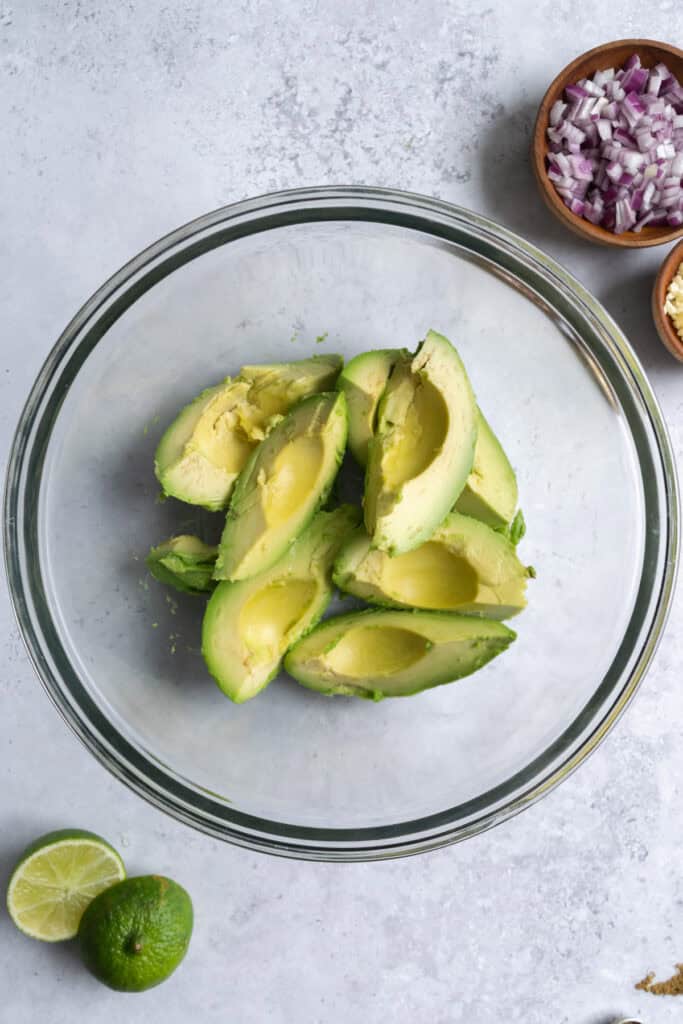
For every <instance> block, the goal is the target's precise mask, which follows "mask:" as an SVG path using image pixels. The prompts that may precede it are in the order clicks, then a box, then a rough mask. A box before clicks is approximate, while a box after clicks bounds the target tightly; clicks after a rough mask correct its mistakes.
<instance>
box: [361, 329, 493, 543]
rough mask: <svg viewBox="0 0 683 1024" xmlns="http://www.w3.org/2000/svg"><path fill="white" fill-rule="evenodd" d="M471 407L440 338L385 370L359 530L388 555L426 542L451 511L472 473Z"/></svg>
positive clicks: (456, 363)
mask: <svg viewBox="0 0 683 1024" xmlns="http://www.w3.org/2000/svg"><path fill="white" fill-rule="evenodd" d="M476 410H477V407H476V403H475V400H474V395H473V393H472V388H471V386H470V382H469V379H468V377H467V373H466V372H465V367H464V366H463V364H462V362H461V360H460V356H459V355H458V353H457V352H456V350H455V349H454V348H453V346H452V345H451V343H450V341H448V339H447V338H444V337H443V335H441V334H437V333H436V332H435V331H430V332H429V333H428V334H427V337H426V338H425V339H424V341H423V342H422V344H421V345H420V346H419V348H418V350H417V353H416V355H415V356H410V355H408V356H404V357H401V358H400V359H399V360H398V361H397V362H396V365H395V366H394V369H393V370H392V372H391V376H390V377H389V381H388V383H387V386H386V389H385V391H384V394H383V396H382V399H381V401H380V404H379V410H378V421H377V431H376V433H375V436H374V437H373V438H372V439H371V441H370V445H369V448H368V466H367V471H366V477H365V501H364V506H365V526H366V529H367V531H368V533H369V534H370V536H371V537H372V542H373V546H374V547H378V548H380V549H381V550H382V551H388V552H389V553H390V554H400V553H402V552H404V551H411V550H412V549H413V548H416V547H418V546H419V545H420V544H422V543H423V542H424V541H426V540H427V539H428V538H429V537H430V536H431V534H432V533H433V532H434V530H436V528H437V526H439V524H440V523H441V522H442V521H443V519H444V518H445V516H446V515H447V514H448V512H449V511H450V510H451V508H452V507H453V505H454V503H455V501H456V499H457V498H458V497H459V496H460V493H461V491H462V489H463V487H464V486H465V482H466V480H467V477H468V476H469V474H470V471H471V469H472V464H473V460H474V446H475V443H476V440H477V417H476Z"/></svg>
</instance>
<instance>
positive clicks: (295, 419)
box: [214, 392, 347, 580]
mask: <svg viewBox="0 0 683 1024" xmlns="http://www.w3.org/2000/svg"><path fill="white" fill-rule="evenodd" d="M346 436H347V414H346V399H345V398H344V395H343V394H342V393H341V392H329V393H326V394H321V395H313V396H312V397H310V398H306V399H304V401H302V402H300V403H299V404H298V405H297V406H295V407H294V409H292V411H291V412H290V413H289V414H288V415H287V416H286V417H285V418H284V419H282V420H281V421H280V422H279V423H278V424H277V425H276V426H275V427H273V429H272V430H271V431H270V433H269V434H268V436H267V437H266V439H265V440H264V441H263V442H262V443H261V444H260V445H259V446H258V448H256V450H255V451H254V453H253V454H252V456H251V457H250V459H249V461H248V462H247V464H246V466H245V467H244V470H243V472H242V473H241V474H240V477H239V480H238V481H237V484H236V486H235V490H234V492H233V495H232V499H231V502H230V507H229V509H228V514H227V518H226V523H225V529H224V530H223V536H222V538H221V542H220V547H219V552H218V560H217V562H216V569H215V572H214V578H215V579H220V580H244V579H248V578H249V577H250V576H255V575H256V574H257V573H260V572H264V571H265V570H266V569H269V568H270V567H271V566H272V565H274V564H275V562H277V561H278V559H279V558H281V557H282V555H283V554H284V552H285V551H286V550H287V548H288V547H289V545H290V544H291V543H292V542H293V541H294V540H295V539H296V537H297V536H298V535H299V534H300V533H301V531H302V530H303V529H304V528H305V526H306V525H307V524H308V523H309V522H310V520H311V518H312V517H313V515H314V513H315V512H316V511H317V510H318V508H319V507H320V505H321V504H322V503H323V502H324V500H325V498H326V497H327V495H328V493H329V490H330V488H331V486H332V484H333V482H334V478H335V476H336V475H337V471H338V469H339V465H340V463H341V460H342V458H343V456H344V450H345V448H346Z"/></svg>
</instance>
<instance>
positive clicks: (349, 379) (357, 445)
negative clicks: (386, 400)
mask: <svg viewBox="0 0 683 1024" xmlns="http://www.w3.org/2000/svg"><path fill="white" fill-rule="evenodd" d="M408 355H409V353H408V352H407V351H406V350H405V349H397V348H384V349H375V350H374V351H371V352H363V353H362V354H361V355H359V356H356V357H355V358H354V359H352V360H351V361H350V362H349V363H347V364H346V366H345V367H344V369H343V371H342V373H340V375H339V380H338V381H337V387H338V388H339V390H340V391H343V392H344V394H345V395H346V402H347V405H348V407H349V448H350V449H351V454H352V455H353V457H354V459H355V460H356V462H357V463H358V465H359V466H363V467H365V466H366V465H367V461H368V445H369V444H370V440H371V439H372V437H373V435H374V433H375V427H376V425H377V407H378V406H379V401H380V398H381V397H382V394H383V392H384V389H385V387H386V386H387V381H388V380H389V375H390V374H391V371H392V369H393V368H394V365H395V363H396V360H397V359H399V358H400V357H401V356H404V357H406V356H408Z"/></svg>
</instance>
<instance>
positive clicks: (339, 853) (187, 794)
mask: <svg viewBox="0 0 683 1024" xmlns="http://www.w3.org/2000/svg"><path fill="white" fill-rule="evenodd" d="M340 216H341V219H345V220H352V221H353V220H355V221H361V222H363V221H368V220H371V221H374V222H379V223H382V224H394V225H398V226H399V227H408V228H415V227H416V225H418V224H419V225H421V226H422V229H423V230H426V231H428V233H429V234H430V235H431V236H433V237H439V236H440V235H441V237H445V238H450V240H451V241H453V240H454V236H455V235H456V234H457V229H458V227H459V228H460V230H461V231H462V230H466V231H469V232H470V233H472V232H476V233H477V235H478V238H479V239H480V240H481V241H482V244H483V243H484V241H485V240H486V239H488V240H489V243H488V244H489V245H490V246H493V247H495V250H496V253H500V252H501V251H502V252H505V253H507V255H508V257H509V258H510V260H512V261H513V262H514V260H515V259H516V260H517V261H518V262H520V263H523V265H525V266H526V267H527V269H528V270H529V272H530V273H531V271H532V270H533V272H534V273H535V274H536V275H537V276H538V279H539V280H542V281H544V282H546V283H547V286H548V289H549V290H550V291H554V292H556V293H557V294H558V295H561V296H563V297H564V298H565V299H566V300H567V301H568V302H569V303H570V304H571V305H572V308H578V309H579V311H580V313H581V315H582V316H583V317H584V318H586V317H588V318H589V320H591V321H592V322H593V325H594V329H595V330H599V332H600V334H601V338H602V341H603V343H604V344H605V345H606V347H607V348H608V349H609V350H610V354H611V355H612V357H613V358H615V359H616V361H617V365H618V366H619V368H620V373H621V378H622V379H621V383H622V384H623V385H624V387H625V388H626V390H627V392H628V394H629V395H630V396H633V395H637V396H638V397H639V398H640V401H641V403H642V404H643V406H644V408H645V411H646V412H647V415H648V417H649V420H648V422H649V426H650V428H651V430H652V433H653V437H654V442H655V443H656V455H657V457H658V460H659V465H660V468H661V473H662V487H663V491H664V500H663V503H662V505H663V510H662V514H661V515H660V519H661V518H662V517H663V516H664V515H665V517H666V520H665V525H666V528H667V529H666V544H665V548H664V557H663V559H661V558H660V562H661V565H662V568H661V572H660V574H659V576H658V577H657V580H656V583H657V586H658V591H657V594H656V597H655V599H654V601H655V604H654V611H651V612H650V617H651V621H650V624H649V628H648V629H647V633H646V635H645V638H644V640H643V641H642V644H641V647H640V650H639V651H638V654H637V658H636V660H635V663H634V664H633V665H632V666H631V667H630V669H629V670H628V671H627V672H624V671H622V672H621V675H620V677H619V680H618V684H617V685H616V686H615V687H614V688H613V690H610V694H612V693H614V699H613V700H612V701H611V703H610V704H609V706H608V708H607V710H606V712H605V713H604V714H603V716H602V718H601V720H599V721H598V722H597V724H595V727H594V728H592V729H591V731H590V732H589V734H588V735H587V736H586V737H585V738H584V739H583V740H582V742H581V743H580V745H579V746H578V747H577V749H576V750H574V751H571V750H570V752H569V754H568V756H566V757H564V758H559V759H558V761H557V763H553V755H552V754H551V753H550V752H551V751H552V750H553V748H554V747H555V746H556V745H557V744H558V743H559V740H556V741H554V742H553V744H551V745H550V746H549V747H548V748H547V749H546V750H545V751H544V752H543V754H542V755H539V757H537V758H535V759H534V761H532V762H531V765H529V766H527V767H526V768H525V769H524V770H522V771H520V772H518V773H517V775H516V776H513V779H514V778H517V777H518V776H527V775H528V776H529V778H527V779H525V780H524V782H523V784H522V785H521V786H520V788H519V791H517V792H512V793H511V796H510V798H509V799H506V800H505V801H504V802H503V803H501V804H500V806H493V807H492V808H491V806H490V801H489V809H487V805H486V803H485V800H486V798H487V797H489V796H491V793H485V794H483V795H481V796H480V797H478V798H476V799H475V800H473V801H471V803H473V804H477V803H481V802H482V801H484V803H483V804H482V806H481V807H480V808H473V811H472V813H471V814H470V815H469V820H467V821H466V822H464V823H460V824H458V820H457V816H456V812H457V811H462V805H461V807H456V808H450V809H447V810H445V811H443V812H439V813H438V814H433V815H430V816H429V817H428V818H423V819H419V820H417V821H407V822H402V823H399V824H396V825H391V826H380V827H376V828H374V827H363V828H339V829H337V828H335V829H332V828H318V827H308V826H290V825H287V824H286V823H283V822H271V821H266V820H263V819H260V818H258V817H255V816H252V815H250V814H248V813H247V812H241V811H238V810H233V809H232V808H231V807H230V805H226V804H225V803H220V804H218V803H217V802H216V797H215V795H214V794H211V793H209V792H208V791H203V790H201V788H200V787H199V786H197V785H196V784H194V783H190V782H188V781H187V780H179V777H178V776H177V775H173V774H170V769H169V770H166V767H165V766H164V765H161V764H160V763H155V761H154V760H153V759H152V758H151V756H149V755H147V754H145V753H143V752H141V751H139V750H137V748H135V747H134V746H133V745H132V744H131V743H130V742H129V741H128V740H127V739H126V738H125V737H124V736H122V735H121V733H119V732H118V731H117V730H116V729H115V728H114V727H113V726H112V725H111V723H109V722H108V720H107V719H106V718H105V717H104V715H103V714H102V712H101V711H100V710H99V708H98V707H97V705H96V704H95V702H94V701H93V700H92V698H90V697H89V695H87V692H86V691H85V688H84V687H82V685H81V684H80V680H79V679H78V676H77V674H76V673H75V671H74V670H73V669H72V667H71V665H70V663H69V662H68V659H66V661H67V667H68V670H69V671H70V674H71V676H72V679H71V686H70V684H69V683H68V682H67V681H66V680H65V678H64V673H63V671H62V670H61V669H60V664H59V662H60V653H59V650H58V648H60V647H61V645H60V644H59V641H58V635H57V633H56V631H54V633H53V634H51V635H50V636H48V637H47V638H46V636H45V631H44V630H43V625H42V621H41V620H39V618H38V612H37V611H36V608H38V611H39V612H41V614H43V615H44V616H47V618H46V619H45V620H44V621H47V622H48V623H50V622H52V620H51V615H50V610H49V607H47V604H46V603H44V604H43V607H42V608H41V607H40V602H39V601H38V603H36V601H35V595H36V593H38V594H39V591H37V590H36V587H37V584H38V585H39V584H40V579H39V577H40V568H39V566H38V565H37V559H32V558H31V550H30V545H28V544H27V542H26V538H27V536H29V534H30V532H31V530H35V529H36V521H37V511H36V507H35V503H31V502H30V501H29V500H28V498H29V495H28V492H27V487H26V482H27V475H30V477H31V480H32V484H33V487H34V488H35V483H36V477H35V474H34V473H30V474H27V469H28V468H29V467H32V468H35V466H37V467H38V470H40V469H41V468H42V459H43V456H44V451H45V448H46V445H47V442H48V441H49V436H50V430H51V426H52V424H53V423H54V419H55V418H56V416H57V414H58V410H59V407H60V406H61V403H62V400H63V398H64V396H65V394H66V392H67V391H68V387H69V386H70V384H71V383H72V382H73V380H74V379H75V376H76V373H77V369H78V366H80V365H81V363H82V361H83V360H84V359H85V358H86V357H87V354H88V353H89V352H90V351H91V350H92V348H93V347H94V345H96V344H97V342H98V341H99V340H100V338H101V337H102V336H103V335H104V334H105V333H106V330H107V329H108V327H109V326H111V323H113V322H114V320H115V319H117V316H118V315H121V314H122V313H123V312H124V311H125V309H127V308H128V307H129V306H130V305H132V304H133V303H134V302H135V301H136V299H137V298H138V297H139V296H140V295H141V294H143V293H144V291H146V290H148V288H150V287H152V286H153V285H154V283H156V281H158V280H160V279H161V278H162V277H165V276H166V275H167V274H168V273H171V272H172V271H173V270H174V269H176V268H177V267H179V266H182V265H184V264H185V263H187V262H189V261H190V260H191V259H193V258H195V257H196V256H197V255H199V254H200V253H201V252H204V251H207V249H208V248H212V247H214V246H215V245H223V244H229V242H230V241H231V240H234V239H237V238H240V237H243V236H244V235H246V234H251V233H254V232H256V231H259V230H266V229H268V228H272V227H275V228H276V227H278V226H284V225H290V224H297V223H307V222H311V221H316V220H336V219H340ZM430 218H431V219H430ZM240 225H242V226H244V225H246V226H247V227H248V226H250V225H251V230H246V229H242V230H241V228H240ZM449 227H450V231H451V233H450V234H449ZM216 231H221V232H222V234H221V235H220V236H216V237H220V238H222V239H223V240H222V241H221V240H219V241H215V239H214V240H213V241H212V232H216ZM193 240H196V244H197V245H201V244H202V240H203V243H204V245H205V247H204V248H201V249H199V250H198V251H195V252H193V250H192V244H193ZM185 247H186V248H185ZM188 253H189V254H190V255H188ZM162 270H163V271H164V272H163V273H161V271H162ZM143 284H146V287H142V285H143ZM117 310H118V314H117ZM112 318H113V319H112ZM94 326H97V328H98V330H99V334H97V336H96V337H95V340H94V342H93V341H92V339H91V333H92V330H93V327H94ZM86 342H92V344H90V347H89V348H87V351H85V352H83V351H82V350H83V348H84V346H85V343H86ZM74 354H80V362H79V364H78V366H77V367H76V369H75V371H74V370H73V368H72V369H71V370H70V367H71V366H72V361H71V359H70V356H71V355H74ZM65 380H66V382H67V386H66V388H65V387H64V382H65ZM38 479H40V475H38ZM678 520H679V502H678V483H677V475H676V466H675V460H674V456H673V452H672V448H671V443H670V440H669V437H668V432H667V429H666V425H665V422H664V419H663V416H662V413H661V411H660V409H659V406H658V403H657V400H656V398H655V395H654V393H653V391H652V389H651V387H650V385H649V383H648V380H647V378H646V376H645V373H644V371H643V369H642V366H641V364H640V362H639V360H638V358H637V357H636V355H635V353H634V352H633V350H632V349H631V347H630V345H629V343H628V341H627V340H626V338H625V336H624V335H623V333H622V332H621V330H620V328H619V327H618V326H617V324H616V323H615V322H614V320H613V319H612V318H611V317H610V316H609V314H608V313H607V312H606V310H605V309H604V308H603V307H602V305H601V304H600V303H599V302H598V301H597V300H596V299H595V298H594V297H593V296H592V295H591V294H590V293H589V292H588V291H587V290H586V289H585V288H584V287H583V285H581V283H580V282H579V281H578V280H577V279H576V278H574V277H573V276H572V275H570V274H569V273H568V272H567V271H566V270H564V268H563V267H562V266H561V265H560V264H559V263H557V262H556V261H555V260H554V259H552V258H551V257H549V256H547V255H546V254H545V253H543V252H542V251H541V250H540V249H538V248H537V247H536V246H534V245H532V244H531V243H529V242H527V241H526V240H525V239H523V238H522V237H520V236H518V235H517V234H515V233H514V232H512V231H510V230H508V229H507V228H505V227H502V226H501V225H499V224H497V223H496V222H494V221H492V220H490V219H489V218H486V217H483V216H481V215H480V214H477V213H474V212H472V211H470V210H467V209H465V208H463V207H459V206H456V205H454V204H451V203H448V202H446V201H444V200H440V199H434V198H431V197H428V196H423V195H419V194H416V193H411V192H404V191H399V190H396V189H387V188H369V187H361V186H339V187H335V186H321V187H318V188H303V189H292V190H288V191H282V192H274V193H268V194H265V195H262V196H258V197H255V198H252V199H247V200H244V201H241V202H237V203H232V204H229V205H227V206H224V207H221V208H219V209H217V210H214V211H212V212H210V213H207V214H204V215H202V216H200V217H198V218H196V219H193V220H191V221H189V222H188V223H187V224H185V225H183V226H182V227H179V228H177V229H176V230H174V231H172V232H171V233H170V234H167V235H165V236H164V237H162V238H161V239H159V240H158V241H156V242H154V243H152V244H151V245H150V246H148V247H147V248H145V249H144V250H143V251H142V252H140V253H139V254H138V255H137V256H135V257H134V258H133V259H131V260H130V261H128V262H127V263H126V264H125V265H124V266H123V267H122V268H121V269H120V270H118V271H117V272H116V273H115V274H113V275H112V276H111V277H110V278H109V279H108V280H107V281H105V283H104V284H103V285H101V286H100V288H98V289H97V291H96V292H94V293H93V295H92V296H91V297H90V298H89V299H88V300H87V301H86V302H85V303H84V305H83V306H82V307H81V309H80V310H79V311H78V312H77V313H76V315H75V316H74V317H73V319H72V320H71V322H70V323H69V324H68V325H67V327H66V328H65V330H64V331H63V332H62V334H61V335H60V337H59V338H58V340H57V342H56V343H55V345H54V346H53V348H52V349H51V351H50V352H49V354H48V356H47V358H46V360H45V362H44V364H43V366H42V368H41V370H40V371H39V373H38V375H37V377H36V380H35V382H34V384H33V386H32V388H31V391H30V393H29V396H28V398H27V400H26V403H25V405H24V408H23V411H22V413H21V415H20V418H19V421H18V425H17V428H16V432H15V435H14V439H13V442H12V447H11V451H10V457H9V462H8V468H7V474H6V480H5V495H4V523H3V541H4V557H5V568H6V574H7V578H8V583H9V591H10V598H11V602H12V605H13V609H14V613H15V616H16V619H17V622H18V625H19V629H20V633H21V635H22V639H23V641H24V644H25V646H26V649H27V651H28V654H29V658H30V660H31V662H32V664H33V667H34V669H35V671H36V674H37V675H38V678H39V679H40V681H41V683H42V685H43V687H44V688H45V690H46V692H47V694H48V696H49V697H50V699H51V700H52V702H53V704H54V705H55V707H56V708H57V710H58V711H59V713H60V715H61V716H62V718H63V719H64V720H65V721H66V723H67V725H69V727H70V728H71V729H72V731H73V732H74V733H75V734H76V735H77V736H78V738H79V739H80V740H81V742H82V743H83V744H84V745H85V746H86V747H87V748H88V749H89V750H90V752H91V753H92V754H93V755H94V756H95V757H96V758H97V759H98V760H99V761H100V762H101V763H102V764H103V765H104V766H105V767H106V768H107V769H108V770H109V771H110V772H111V773H112V774H113V775H115V776H116V777H117V778H119V779H120V780H121V781H122V782H124V783H125V784H126V785H127V786H128V787H129V788H130V789H132V790H133V791H134V792H136V793H138V795H141V796H143V797H144V798H145V799H147V800H148V801H149V802H150V803H152V804H153V805H154V806H156V807H158V808H159V809H161V810H164V811H165V812H166V813H169V814H171V815H172V816H173V817H175V818H176V819H178V820H180V821H181V822H183V823H184V824H186V825H189V826H192V827H194V828H197V829H199V830H200V831H203V832H205V833H207V834H209V835H212V836H214V837H216V838H220V839H223V840H226V841H229V842H232V843H234V844H236V845H240V846H245V847H247V848H250V849H255V850H259V851H263V852H269V853H272V854H277V855H281V856H290V857H296V858H300V859H310V860H331V861H359V860H384V859H389V858H394V857H399V856H404V855H407V854H415V853H422V852H426V851H428V850H432V849H436V848H439V847H442V846H447V845H450V844H451V843H455V842H459V841H462V840H463V839H466V838H469V837H470V836H473V835H476V834H478V833H480V832H482V831H485V830H486V829H488V828H491V827H493V826H494V825H497V824H500V823H502V822H503V821H506V820H508V819H509V818H511V817H513V816H514V815H516V814H518V813H519V812H520V811H521V810H523V809H524V808H525V807H528V806H530V805H531V804H533V803H535V802H536V801H537V800H539V799H540V798H541V797H542V796H544V795H545V794H547V793H548V792H550V791H551V790H552V789H554V788H555V786H556V785H558V784H559V783H560V782H561V781H562V780H563V779H565V778H566V777H567V776H568V775H570V774H571V773H572V772H573V771H574V770H575V769H576V768H577V767H578V766H579V765H580V764H581V763H582V762H583V761H584V760H585V759H586V758H587V757H588V756H589V754H590V753H592V751H593V750H595V748H596V747H597V746H598V745H599V744H600V743H601V742H602V740H603V739H604V738H605V736H606V735H607V733H608V732H609V731H610V730H611V729H612V728H613V726H614V725H615V723H616V722H617V720H618V719H619V718H620V717H621V715H622V714H623V712H624V710H625V708H626V707H627V705H628V704H629V703H630V701H631V700H632V698H633V696H634V694H635V692H636V690H637V689H638V687H639V685H640V683H641V682H642V679H643V677H644V675H645V672H646V671H647V668H648V666H649V664H650V662H651V660H652V657H653V656H654V653H655V651H656V648H657V646H658V643H659V640H660V638H661V634H662V631H663V629H664V626H665V624H666V620H667V618H668V614H669V610H670V605H671V600H672V596H673V591H674V586H675V581H676V574H677V562H678V557H677V556H678V545H679V525H678ZM658 550H659V552H660V553H661V551H662V548H661V541H660V548H659V549H658ZM653 593H654V590H653ZM651 605H652V599H651V600H650V606H651ZM633 615H635V611H634V613H633ZM627 632H628V631H627ZM629 653H630V655H631V654H633V651H631V652H629ZM603 684H604V679H603ZM603 684H601V685H603ZM79 687H80V692H79ZM599 689H600V687H598V690H599ZM597 692H598V691H597V690H596V694H597ZM76 695H77V696H76ZM594 699H595V695H594V697H593V698H591V700H594ZM590 703H591V701H589V705H590ZM589 705H586V707H588V706H589ZM583 714H585V708H584V711H582V712H581V714H580V715H579V716H578V717H577V719H576V720H575V722H578V720H579V718H580V717H581V715H583ZM574 724H575V723H573V725H574ZM591 724H593V723H592V719H591ZM572 727H573V726H572ZM572 727H570V728H572ZM568 731H569V730H565V733H566V732H568ZM563 735H565V734H564V733H563ZM541 761H544V765H543V771H541V772H540V774H539V775H538V776H536V775H534V774H533V773H532V772H530V768H531V766H533V765H535V764H536V763H537V762H541ZM548 769H549V770H548ZM502 785H503V784H501V786H502ZM505 785H508V783H506V784H505ZM499 788H500V787H499ZM492 792H494V791H492ZM494 803H495V802H494ZM462 816H463V815H462V814H461V815H460V817H462Z"/></svg>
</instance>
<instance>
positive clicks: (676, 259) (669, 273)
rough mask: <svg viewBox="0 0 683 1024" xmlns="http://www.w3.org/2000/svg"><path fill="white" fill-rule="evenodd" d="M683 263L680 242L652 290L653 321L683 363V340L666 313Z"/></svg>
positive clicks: (671, 351)
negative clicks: (667, 302) (672, 283)
mask: <svg viewBox="0 0 683 1024" xmlns="http://www.w3.org/2000/svg"><path fill="white" fill-rule="evenodd" d="M681 263H683V242H679V243H678V245H675V246H674V247H673V249H672V250H671V252H670V253H669V255H668V256H667V257H666V259H665V260H664V262H663V263H662V265H661V267H660V268H659V273H658V274H657V277H656V278H655V286H654V288H653V289H652V319H653V320H654V322H655V327H656V328H657V333H658V334H659V337H660V338H661V339H662V341H663V342H664V344H665V345H666V347H667V348H668V350H669V352H670V353H671V355H672V356H675V357H676V359H679V360H680V361H681V362H682V363H683V338H681V337H680V336H679V334H678V332H677V330H676V328H675V327H674V325H673V323H672V321H671V317H670V316H669V315H668V314H667V313H665V312H664V302H665V300H666V293H667V291H668V288H669V285H670V284H671V282H672V281H673V279H674V277H675V276H676V272H677V271H678V268H679V266H680V265H681Z"/></svg>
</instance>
